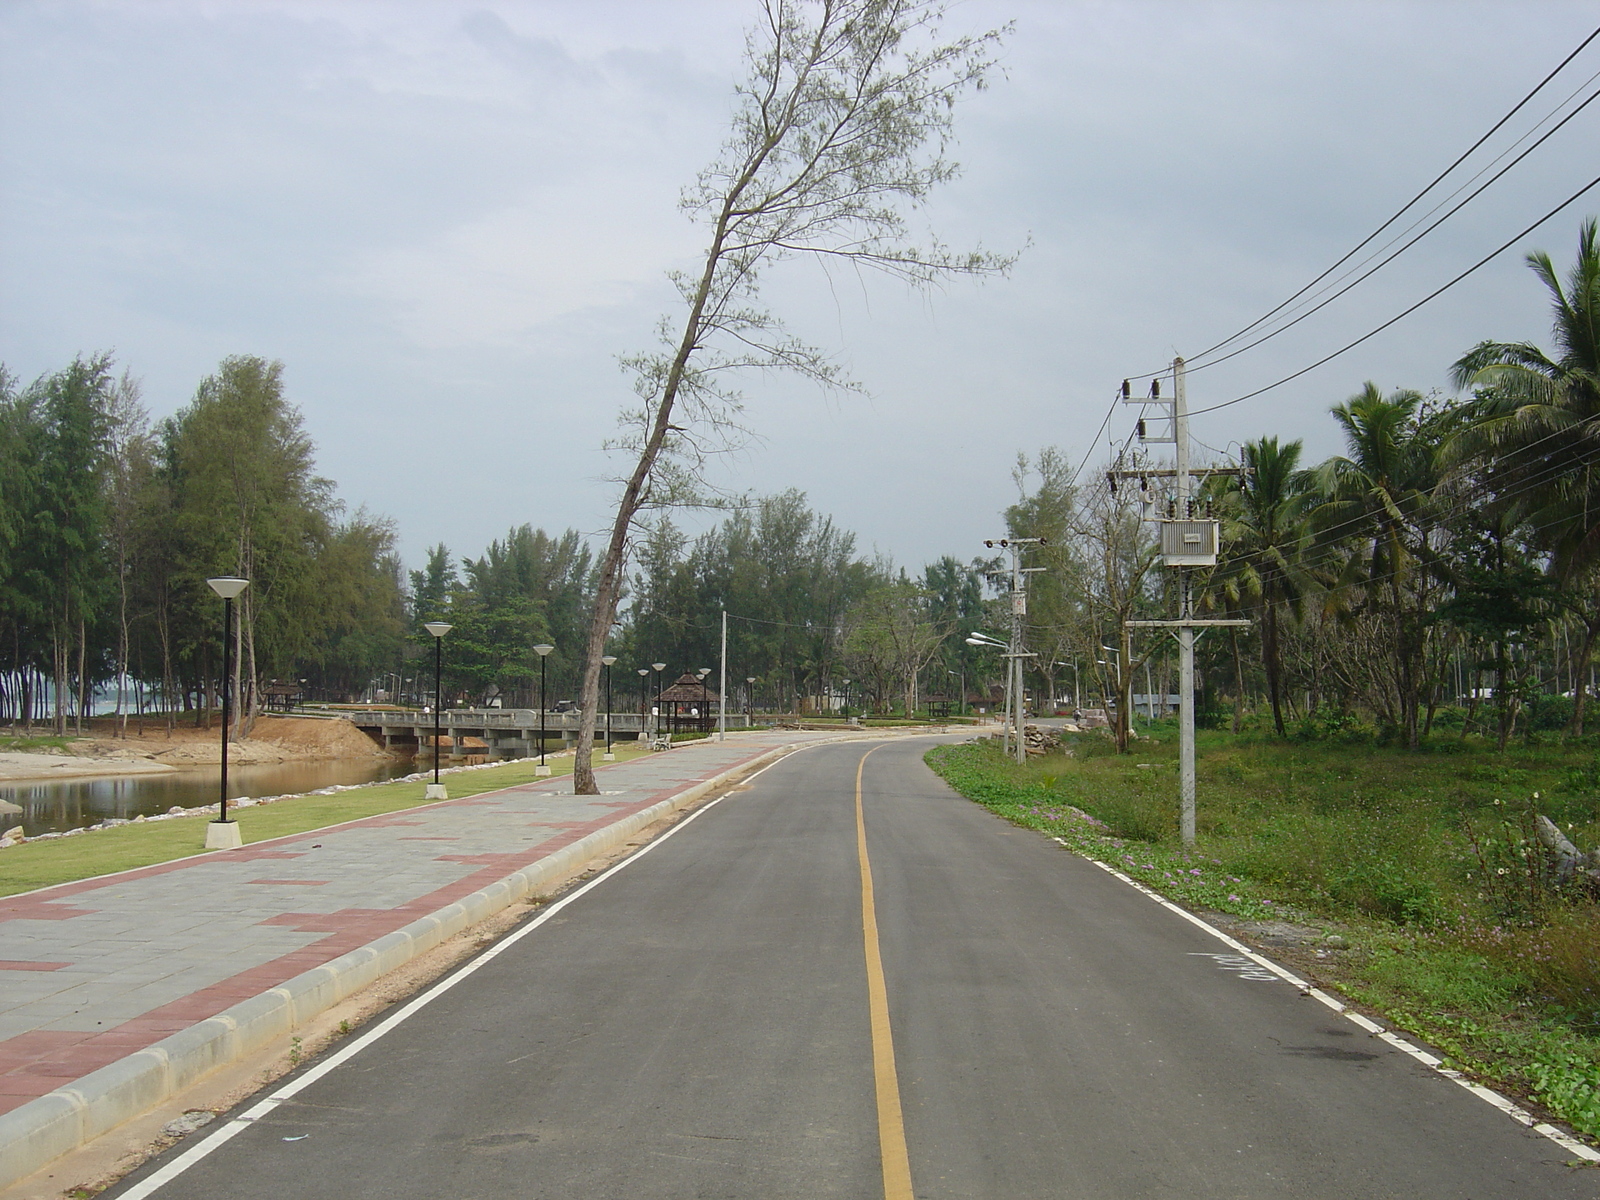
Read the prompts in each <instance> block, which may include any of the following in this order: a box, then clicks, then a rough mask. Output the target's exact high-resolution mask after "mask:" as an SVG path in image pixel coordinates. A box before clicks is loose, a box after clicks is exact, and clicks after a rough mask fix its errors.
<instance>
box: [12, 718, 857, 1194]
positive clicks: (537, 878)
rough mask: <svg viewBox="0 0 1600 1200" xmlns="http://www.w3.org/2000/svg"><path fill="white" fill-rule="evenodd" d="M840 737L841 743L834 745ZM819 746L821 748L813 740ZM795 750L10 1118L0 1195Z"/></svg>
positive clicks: (660, 806) (553, 857)
mask: <svg viewBox="0 0 1600 1200" xmlns="http://www.w3.org/2000/svg"><path fill="white" fill-rule="evenodd" d="M828 740H832V739H828ZM813 744H814V743H813ZM798 748H799V745H785V746H780V747H776V748H773V749H771V750H769V751H768V752H766V753H763V754H759V755H757V756H755V757H754V758H750V759H746V760H745V761H744V762H741V763H739V764H738V765H736V766H734V767H732V768H731V769H727V770H723V771H721V772H719V773H718V774H717V775H715V776H713V777H711V778H708V779H705V780H702V781H699V782H697V783H694V784H692V785H691V786H689V787H687V788H685V789H684V790H682V791H680V792H678V793H676V794H675V795H671V796H668V797H666V798H664V799H662V800H660V801H659V802H657V803H655V804H652V805H650V806H649V807H648V808H645V809H642V810H639V811H636V812H634V813H631V814H628V815H626V816H623V817H620V818H619V819H618V820H617V821H616V822H614V823H612V824H609V825H607V826H605V827H604V828H601V829H597V830H595V831H594V832H591V833H589V834H587V835H586V836H584V837H582V838H581V839H579V840H577V841H574V842H572V843H570V844H568V845H566V846H565V847H562V848H561V849H558V850H555V851H554V852H553V853H551V854H549V855H547V856H545V857H543V858H541V859H539V860H538V861H537V862H534V863H531V864H529V865H528V866H525V867H523V868H522V869H521V870H518V871H515V872H513V873H511V874H510V875H508V876H506V877H504V878H502V879H500V880H498V881H497V882H494V883H492V884H489V885H488V886H486V887H484V888H481V889H479V890H478V891H475V892H473V893H471V894H470V895H467V896H464V897H462V898H461V899H459V900H457V901H455V902H454V903H451V904H448V905H446V906H444V907H443V908H440V909H438V910H437V911H435V912H433V913H430V914H429V915H427V916H424V917H421V918H419V919H417V920H414V921H412V922H411V923H410V924H408V925H406V926H404V927H403V928H400V929H397V930H394V931H393V932H391V933H387V934H385V935H384V936H382V937H380V938H378V939H376V940H375V941H372V942H369V943H368V944H366V945H364V946H361V947H360V948H358V949H355V950H352V951H350V952H348V953H345V954H342V955H340V956H339V957H337V958H334V959H332V960H330V961H329V962H327V963H324V964H322V965H321V966H318V967H314V968H312V969H311V970H308V971H304V972H303V973H301V974H299V975H297V976H295V977H294V978H292V979H289V980H288V981H287V982H285V983H283V984H281V985H279V986H277V987H273V988H270V989H268V990H266V991H264V992H262V993H261V994H259V995H256V996H253V997H251V998H250V999H247V1000H244V1001H241V1002H239V1003H237V1004H234V1005H233V1006H231V1007H229V1008H227V1009H226V1010H224V1011H222V1012H220V1013H217V1014H216V1015H215V1016H212V1017H209V1018H206V1019H205V1020H201V1021H199V1022H197V1023H195V1024H193V1025H190V1026H189V1027H187V1028H185V1029H182V1030H180V1031H179V1032H177V1033H173V1034H171V1035H169V1036H167V1037H165V1038H163V1039H161V1040H160V1041H158V1042H156V1043H154V1044H153V1045H150V1046H148V1047H146V1048H144V1049H141V1050H138V1051H135V1052H134V1053H132V1054H129V1055H127V1056H126V1057H124V1058H120V1059H118V1060H117V1061H115V1062H112V1063H111V1064H110V1065H108V1066H105V1067H102V1068H100V1069H99V1070H96V1071H93V1072H91V1073H90V1074H87V1075H84V1076H83V1077H82V1078H79V1079H76V1080H74V1081H72V1082H71V1083H70V1084H68V1085H67V1086H64V1087H61V1088H57V1089H56V1090H54V1091H52V1092H50V1093H48V1094H46V1095H43V1096H39V1097H37V1098H36V1099H33V1100H30V1101H28V1102H27V1103H26V1104H23V1105H21V1106H20V1107H18V1108H14V1109H12V1110H11V1111H10V1112H7V1113H4V1114H3V1115H0V1188H4V1187H7V1186H9V1185H11V1184H12V1183H15V1182H16V1181H18V1180H20V1179H22V1178H24V1177H26V1176H27V1175H30V1174H32V1173H33V1172H34V1171H37V1170H39V1169H40V1168H42V1167H44V1166H46V1165H47V1164H49V1163H50V1162H52V1161H54V1160H55V1159H57V1158H59V1157H60V1156H62V1155H64V1154H67V1153H70V1152H71V1151H73V1150H75V1149H77V1148H78V1147H80V1146H83V1145H85V1144H87V1143H88V1142H90V1141H92V1140H93V1139H95V1138H97V1137H99V1136H101V1135H102V1134H104V1133H107V1132H109V1131H110V1130H112V1129H115V1128H116V1127H117V1126H119V1125H121V1124H123V1123H125V1122H127V1121H129V1120H132V1119H133V1118H135V1117H137V1116H139V1115H141V1114H142V1113H145V1112H147V1111H149V1110H150V1109H151V1108H153V1107H155V1106H156V1105H158V1104H160V1103H162V1102H163V1101H165V1100H167V1099H169V1098H170V1097H172V1096H175V1095H177V1094H178V1093H180V1092H182V1091H183V1090H184V1089H186V1088H188V1087H190V1086H191V1085H193V1084H194V1083H196V1082H198V1081H199V1080H201V1079H202V1078H204V1077H205V1076H206V1075H208V1074H210V1073H211V1072H212V1071H214V1070H216V1069H217V1068H219V1067H222V1066H225V1065H227V1064H229V1063H231V1062H234V1061H237V1060H238V1059H240V1058H242V1057H244V1056H245V1055H248V1054H250V1053H252V1052H254V1051H256V1050H259V1049H261V1048H262V1047H264V1046H267V1045H270V1044H271V1043H272V1042H273V1041H274V1040H277V1039H282V1038H284V1037H286V1036H288V1035H289V1034H290V1033H291V1032H292V1031H293V1030H295V1029H297V1028H300V1027H302V1026H304V1024H305V1023H306V1022H307V1021H309V1020H310V1019H311V1018H313V1017H315V1016H316V1015H317V1014H319V1013H321V1012H324V1011H326V1010H327V1009H329V1008H330V1007H332V1006H333V1005H334V1004H336V1003H338V1002H339V1001H341V1000H343V999H345V998H346V997H348V996H350V995H352V994H354V993H356V992H358V991H360V990H361V989H362V988H365V987H367V986H368V985H369V984H371V983H372V982H373V981H375V980H376V979H378V978H379V977H380V976H382V975H384V974H386V973H387V972H389V971H392V970H394V969H395V968H396V967H399V966H401V965H403V964H404V963H407V962H409V961H411V960H412V959H414V958H415V957H417V956H418V955H420V954H423V953H425V952H426V951H428V950H430V949H432V948H433V947H435V946H437V945H439V944H441V943H442V942H444V941H446V940H447V939H449V938H451V937H453V936H454V935H455V934H457V933H459V932H461V931H462V930H463V929H466V928H469V927H470V926H472V925H475V924H477V923H479V922H481V921H483V920H485V919H487V918H489V917H491V916H493V915H494V914H495V913H497V912H499V911H501V910H502V909H504V908H507V907H509V906H510V905H512V904H515V903H517V902H518V901H520V900H523V899H525V898H527V897H528V896H530V895H534V894H537V893H538V892H539V891H541V890H542V889H544V888H546V887H548V886H549V885H550V884H552V883H554V882H556V881H557V880H560V879H562V878H564V877H566V876H568V875H570V874H571V873H572V872H573V871H575V870H576V869H577V868H579V867H580V866H582V864H584V863H585V862H588V861H589V860H591V859H594V858H597V857H600V856H602V855H605V854H608V853H610V852H612V851H614V850H616V849H617V848H618V847H620V846H622V845H624V844H625V843H626V842H627V841H628V840H630V839H631V838H632V837H634V836H635V835H636V834H637V833H638V832H639V831H640V830H642V829H644V828H645V827H646V826H648V825H650V824H652V823H654V822H655V821H658V820H660V819H661V818H662V817H664V816H666V815H668V814H669V813H671V812H673V811H675V810H677V809H680V808H684V807H686V806H688V805H691V804H693V803H695V802H696V801H698V800H699V799H701V798H702V797H703V796H705V795H706V794H707V793H708V792H710V791H712V790H713V789H715V788H718V787H720V786H722V785H724V784H726V783H727V782H729V781H730V780H731V779H734V778H737V777H739V776H742V775H745V774H748V773H749V772H750V771H751V770H753V769H755V768H757V767H759V766H760V765H761V764H762V763H765V762H768V761H771V760H773V759H776V758H779V757H781V756H783V755H784V754H787V753H789V752H790V751H791V750H794V749H798Z"/></svg>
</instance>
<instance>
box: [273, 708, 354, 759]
mask: <svg viewBox="0 0 1600 1200" xmlns="http://www.w3.org/2000/svg"><path fill="white" fill-rule="evenodd" d="M249 740H250V741H252V742H267V743H270V744H272V745H275V746H279V747H282V748H283V749H284V750H286V751H289V752H291V753H292V755H293V757H296V758H378V757H382V755H383V750H382V749H381V748H380V747H379V746H378V743H377V742H375V741H373V740H372V739H371V738H369V737H368V736H367V735H366V734H364V733H362V732H361V730H359V729H357V728H356V727H355V726H354V725H352V724H351V723H350V722H349V721H346V720H343V719H337V720H325V719H318V718H316V717H262V718H260V719H259V720H258V721H256V727H255V728H254V729H253V730H251V731H250V739H249Z"/></svg>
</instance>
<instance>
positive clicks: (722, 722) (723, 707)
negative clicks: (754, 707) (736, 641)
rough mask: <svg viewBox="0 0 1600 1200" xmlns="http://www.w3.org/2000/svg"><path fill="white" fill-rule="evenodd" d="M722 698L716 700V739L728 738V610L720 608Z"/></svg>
mask: <svg viewBox="0 0 1600 1200" xmlns="http://www.w3.org/2000/svg"><path fill="white" fill-rule="evenodd" d="M721 664H722V675H721V686H720V688H719V689H718V690H719V691H720V692H721V693H722V699H720V700H718V701H717V741H719V742H725V741H727V740H728V610H727V609H723V610H722V659H721Z"/></svg>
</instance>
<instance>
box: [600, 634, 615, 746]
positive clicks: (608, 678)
mask: <svg viewBox="0 0 1600 1200" xmlns="http://www.w3.org/2000/svg"><path fill="white" fill-rule="evenodd" d="M600 661H601V662H602V663H603V664H605V668H606V753H605V757H604V758H603V759H602V760H601V761H603V762H614V761H615V760H616V757H617V756H616V755H615V754H613V753H612V752H611V664H612V663H614V662H616V661H617V656H616V655H615V654H607V655H605V656H603V657H602V658H601V659H600Z"/></svg>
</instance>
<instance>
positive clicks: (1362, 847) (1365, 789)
mask: <svg viewBox="0 0 1600 1200" xmlns="http://www.w3.org/2000/svg"><path fill="white" fill-rule="evenodd" d="M1070 748H1071V749H1072V750H1073V752H1074V753H1073V755H1072V756H1071V757H1068V756H1065V755H1059V754H1058V755H1050V756H1047V757H1045V758H1042V759H1033V760H1030V761H1029V762H1028V763H1026V764H1022V765H1018V764H1016V763H1014V762H1012V761H1011V760H1009V759H1007V758H1006V757H1005V756H1004V755H1002V754H1001V753H1000V752H999V750H998V748H997V747H996V746H995V744H994V743H992V742H979V743H969V744H967V745H961V746H942V747H937V748H935V749H934V750H932V751H930V752H929V754H928V762H929V765H930V766H932V767H933V769H934V770H935V771H937V772H938V773H939V774H940V775H941V776H943V777H944V779H945V780H946V782H948V783H949V784H950V785H951V787H953V788H954V789H955V790H956V791H958V792H960V793H961V794H962V795H964V796H967V797H968V798H969V799H972V800H974V801H976V802H977V803H979V804H982V805H983V806H984V807H986V808H988V809H990V810H991V811H993V812H995V813H996V814H998V815H1000V816H1002V817H1005V818H1006V819H1008V820H1010V821H1012V822H1013V823H1015V824H1017V825H1021V826H1024V827H1027V828H1030V829H1036V830H1038V831H1039V832H1041V833H1044V834H1048V835H1049V836H1051V837H1057V838H1060V839H1061V840H1062V841H1063V842H1064V843H1065V844H1066V845H1067V846H1068V847H1069V848H1070V849H1072V850H1075V851H1077V852H1079V853H1081V854H1084V855H1086V856H1088V857H1091V858H1095V859H1098V860H1100V861H1102V862H1105V863H1107V864H1109V865H1111V866H1114V867H1116V868H1117V869H1119V870H1121V871H1123V872H1124V873H1126V874H1127V875H1129V876H1130V877H1132V878H1134V879H1137V880H1139V881H1140V882H1142V883H1145V884H1146V885H1147V886H1149V887H1151V888H1152V889H1154V890H1155V891H1158V892H1160V893H1161V894H1163V895H1165V896H1166V897H1168V898H1169V899H1171V900H1173V901H1174V902H1175V903H1178V904H1181V905H1183V906H1185V907H1187V908H1190V909H1195V910H1202V911H1211V912H1216V913H1221V914H1225V915H1227V916H1228V917H1232V918H1238V919H1240V920H1244V921H1251V920H1256V921H1259V920H1268V919H1281V920H1285V921H1288V922H1291V923H1294V924H1299V925H1308V926H1311V927H1312V928H1313V929H1320V930H1321V931H1322V932H1323V933H1332V934H1336V935H1337V936H1336V937H1335V938H1334V939H1333V940H1332V941H1323V942H1321V943H1320V944H1318V943H1313V946H1312V947H1311V948H1307V949H1306V950H1305V952H1304V953H1303V954H1299V955H1294V956H1291V955H1288V954H1285V953H1281V952H1280V951H1277V950H1274V951H1271V953H1272V954H1273V955H1275V956H1278V957H1284V958H1287V959H1288V961H1289V965H1291V966H1293V967H1294V969H1296V970H1297V971H1298V972H1300V973H1301V974H1303V975H1309V976H1310V977H1312V978H1315V979H1316V980H1317V981H1318V982H1319V983H1320V984H1322V985H1324V986H1327V987H1329V988H1331V989H1334V990H1337V991H1339V992H1341V993H1342V994H1343V995H1345V996H1347V997H1348V998H1349V999H1350V1000H1352V1001H1353V1002H1355V1003H1357V1004H1358V1005H1362V1006H1365V1007H1368V1008H1370V1009H1372V1010H1374V1011H1376V1012H1378V1013H1380V1014H1382V1015H1383V1017H1384V1018H1385V1019H1386V1021H1387V1022H1388V1023H1389V1024H1390V1025H1392V1026H1394V1027H1396V1028H1400V1029H1405V1030H1408V1031H1410V1032H1412V1033H1414V1034H1416V1035H1417V1036H1419V1037H1420V1038H1422V1039H1424V1040H1426V1041H1427V1042H1429V1043H1430V1044H1431V1045H1433V1046H1434V1047H1436V1048H1438V1049H1439V1050H1440V1051H1441V1052H1443V1053H1444V1054H1445V1055H1446V1056H1447V1059H1448V1061H1449V1063H1450V1065H1451V1066H1453V1067H1455V1068H1456V1069H1458V1070H1462V1071H1465V1072H1467V1073H1469V1074H1471V1075H1473V1076H1475V1077H1476V1078H1479V1079H1482V1080H1483V1081H1485V1082H1487V1083H1489V1084H1491V1085H1493V1086H1496V1087H1498V1088H1501V1089H1503V1090H1505V1091H1507V1092H1510V1093H1512V1094H1514V1095H1517V1096H1519V1097H1521V1098H1523V1099H1525V1100H1529V1101H1532V1102H1534V1103H1535V1104H1537V1105H1540V1106H1542V1107H1543V1108H1544V1109H1546V1110H1547V1111H1549V1112H1550V1113H1551V1114H1552V1115H1554V1116H1555V1117H1556V1118H1558V1119H1559V1120H1561V1121H1563V1122H1565V1123H1566V1124H1568V1125H1570V1126H1571V1127H1572V1128H1574V1129H1576V1130H1578V1131H1579V1132H1581V1133H1584V1134H1587V1135H1589V1136H1590V1137H1596V1138H1600V984H1597V980H1600V937H1597V934H1600V909H1597V908H1596V906H1595V905H1593V904H1592V903H1586V902H1584V901H1582V900H1581V899H1577V898H1573V897H1567V896H1562V895H1560V894H1558V893H1555V892H1552V891H1551V890H1550V889H1549V888H1548V887H1546V888H1545V890H1544V892H1543V893H1540V890H1539V883H1540V881H1539V880H1538V878H1537V863H1536V861H1535V860H1536V857H1537V855H1536V853H1535V852H1531V851H1530V848H1529V846H1528V838H1526V837H1525V836H1522V835H1521V830H1523V829H1524V828H1525V822H1524V821H1523V819H1522V815H1525V813H1523V814H1522V815H1519V813H1522V810H1520V809H1519V808H1518V806H1517V805H1516V804H1514V803H1513V804H1508V803H1507V801H1506V799H1505V795H1506V790H1507V788H1508V785H1509V787H1510V788H1516V789H1520V788H1525V787H1527V788H1529V789H1530V793H1531V794H1533V795H1534V796H1536V797H1537V796H1538V792H1537V789H1538V788H1539V787H1540V785H1541V784H1542V785H1543V786H1544V787H1547V788H1549V789H1551V790H1550V792H1549V793H1548V794H1546V795H1545V796H1543V797H1542V798H1538V799H1536V801H1535V802H1536V803H1537V804H1538V805H1539V807H1540V809H1541V811H1544V812H1546V813H1549V814H1552V815H1553V816H1555V817H1556V818H1557V819H1559V820H1561V822H1562V824H1563V826H1564V827H1566V828H1567V829H1568V830H1569V836H1571V837H1573V839H1574V840H1575V841H1577V842H1578V843H1579V844H1580V845H1584V846H1587V845H1593V844H1594V841H1595V835H1596V833H1597V832H1600V830H1597V827H1596V825H1597V822H1596V816H1597V815H1600V797H1594V796H1592V795H1586V794H1582V791H1581V778H1582V776H1581V770H1579V771H1578V772H1576V773H1575V772H1574V769H1573V767H1572V761H1569V760H1574V761H1575V760H1576V758H1577V757H1580V756H1581V755H1583V754H1587V753H1589V751H1580V750H1572V751H1570V752H1565V753H1564V752H1558V751H1557V750H1554V749H1552V748H1548V747H1546V748H1543V749H1540V748H1534V749H1533V750H1530V751H1529V752H1528V753H1527V754H1523V755H1516V754H1512V755H1506V756H1499V755H1492V754H1488V753H1484V754H1463V753H1460V752H1451V753H1448V754H1445V755H1439V756H1436V757H1430V756H1427V755H1418V754H1416V753H1410V752H1405V751H1387V750H1381V749H1376V748H1372V747H1364V748H1362V749H1360V750H1359V751H1357V750H1354V749H1340V748H1334V747H1318V748H1310V749H1308V748H1306V747H1304V746H1294V745H1285V744H1281V743H1280V744H1272V743H1266V742H1261V741H1257V742H1254V743H1241V742H1240V741H1239V740H1237V739H1232V738H1229V737H1225V736H1222V735H1208V736H1206V737H1203V739H1202V742H1201V756H1200V762H1199V766H1200V770H1199V788H1198V791H1199V796H1200V806H1201V810H1200V811H1201V820H1200V838H1199V840H1198V842H1197V844H1196V845H1195V846H1194V847H1192V848H1190V847H1185V846H1183V845H1182V843H1181V842H1179V841H1178V839H1177V836H1176V825H1177V821H1176V792H1177V779H1176V771H1175V770H1174V769H1173V768H1174V765H1175V761H1174V760H1175V757H1176V756H1175V747H1173V746H1172V745H1170V744H1161V743H1153V744H1151V743H1141V744H1140V745H1139V746H1138V748H1137V750H1136V751H1135V752H1134V754H1133V755H1129V756H1122V755H1116V754H1114V753H1111V752H1110V751H1109V748H1108V747H1107V746H1106V744H1105V743H1104V742H1103V740H1101V739H1098V738H1093V737H1091V738H1085V739H1083V740H1081V741H1079V742H1077V743H1076V744H1075V745H1072V746H1071V747H1070ZM1140 760H1142V761H1140ZM1574 780H1578V781H1579V782H1578V785H1576V786H1577V787H1578V790H1577V791H1574V790H1573V787H1574V784H1573V781H1574ZM1497 793H1498V794H1497ZM1546 882H1548V881H1546Z"/></svg>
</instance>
